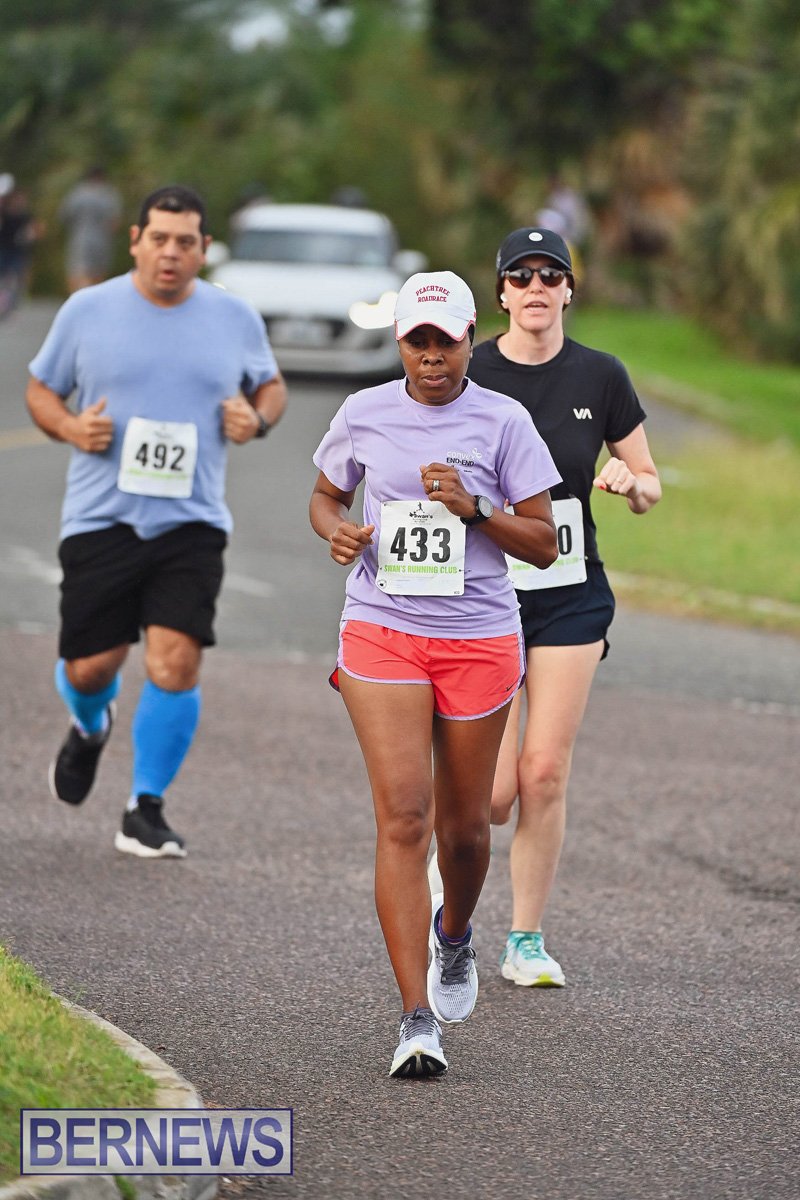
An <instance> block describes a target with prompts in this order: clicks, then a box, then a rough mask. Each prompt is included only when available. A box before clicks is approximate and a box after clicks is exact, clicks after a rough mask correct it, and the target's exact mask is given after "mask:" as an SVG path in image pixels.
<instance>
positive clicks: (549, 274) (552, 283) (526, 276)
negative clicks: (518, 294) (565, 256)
mask: <svg viewBox="0 0 800 1200" xmlns="http://www.w3.org/2000/svg"><path fill="white" fill-rule="evenodd" d="M566 274H567V272H566V271H560V270H559V269H558V267H515V268H514V270H513V271H504V272H503V278H504V279H507V280H508V282H509V283H510V284H511V286H512V287H515V288H526V287H527V286H528V284H529V283H530V281H531V280H532V279H533V277H534V275H538V276H539V278H540V279H541V281H542V283H543V284H544V286H545V287H549V288H551V287H558V285H559V284H560V283H561V281H562V279H564V278H566Z"/></svg>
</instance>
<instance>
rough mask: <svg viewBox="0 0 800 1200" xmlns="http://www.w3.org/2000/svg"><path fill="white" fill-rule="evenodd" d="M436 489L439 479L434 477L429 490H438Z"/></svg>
mask: <svg viewBox="0 0 800 1200" xmlns="http://www.w3.org/2000/svg"><path fill="white" fill-rule="evenodd" d="M438 490H439V480H438V479H434V481H433V486H432V487H431V491H432V492H438Z"/></svg>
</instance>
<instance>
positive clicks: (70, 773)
mask: <svg viewBox="0 0 800 1200" xmlns="http://www.w3.org/2000/svg"><path fill="white" fill-rule="evenodd" d="M115 712H116V708H115V705H113V704H109V706H108V708H107V709H106V715H107V717H108V724H107V726H106V728H105V732H104V733H93V734H90V735H89V736H88V737H84V736H83V734H81V733H79V732H78V729H77V727H76V726H75V724H74V723H73V724H72V725H70V727H69V733H68V734H67V737H66V740H65V742H64V744H63V746H62V747H61V749H60V750H59V752H58V755H57V756H56V758H55V759H54V761H53V762H51V763H50V769H49V771H48V773H47V779H48V783H49V784H50V793H51V795H53V796H55V798H56V800H64V801H65V802H66V803H67V804H83V802H84V800H85V799H86V797H87V796H88V795H89V792H90V791H91V790H92V785H93V784H94V777H95V775H96V774H97V764H98V763H99V761H100V755H101V754H102V753H103V747H104V746H105V744H106V742H107V741H108V739H109V737H110V736H111V727H112V725H113V724H114V715H115Z"/></svg>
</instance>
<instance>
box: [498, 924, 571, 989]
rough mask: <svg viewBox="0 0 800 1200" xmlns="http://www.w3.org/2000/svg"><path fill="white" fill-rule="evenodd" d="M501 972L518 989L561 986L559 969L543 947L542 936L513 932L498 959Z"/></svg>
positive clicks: (561, 974)
mask: <svg viewBox="0 0 800 1200" xmlns="http://www.w3.org/2000/svg"><path fill="white" fill-rule="evenodd" d="M500 971H501V973H502V976H503V978H504V979H510V980H511V981H512V982H513V983H517V984H519V986H520V987H563V986H564V984H565V983H566V982H567V981H566V979H565V978H564V972H563V971H562V970H561V967H560V966H559V964H558V963H557V962H556V960H555V959H554V958H552V957H551V956H550V955H549V954H548V953H547V951H546V950H545V948H544V938H543V937H542V935H541V933H529V932H526V931H523V930H519V929H512V930H511V933H510V934H509V935H508V938H507V940H506V948H505V950H504V951H503V953H502V955H501V957H500Z"/></svg>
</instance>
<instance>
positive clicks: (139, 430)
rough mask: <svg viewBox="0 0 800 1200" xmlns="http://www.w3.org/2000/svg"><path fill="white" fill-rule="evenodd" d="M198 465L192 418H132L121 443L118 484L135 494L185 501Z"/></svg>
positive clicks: (121, 489)
mask: <svg viewBox="0 0 800 1200" xmlns="http://www.w3.org/2000/svg"><path fill="white" fill-rule="evenodd" d="M196 464H197V426H196V425H195V424H193V422H191V421H185V422H182V421H150V420H148V419H147V418H146V417H131V419H130V421H128V427H127V429H126V430H125V439H124V441H123V443H122V458H121V461H120V464H119V475H118V476H117V487H118V488H119V490H120V491H121V492H129V493H131V494H132V495H134V496H163V497H168V498H172V499H175V500H186V499H188V497H189V496H191V494H192V484H193V482H194V469H195V466H196Z"/></svg>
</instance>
